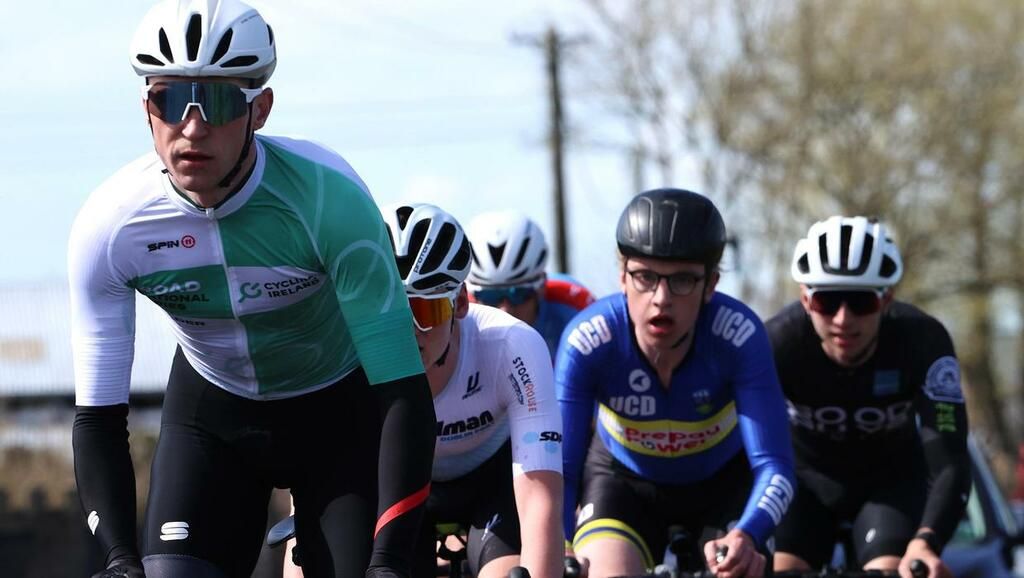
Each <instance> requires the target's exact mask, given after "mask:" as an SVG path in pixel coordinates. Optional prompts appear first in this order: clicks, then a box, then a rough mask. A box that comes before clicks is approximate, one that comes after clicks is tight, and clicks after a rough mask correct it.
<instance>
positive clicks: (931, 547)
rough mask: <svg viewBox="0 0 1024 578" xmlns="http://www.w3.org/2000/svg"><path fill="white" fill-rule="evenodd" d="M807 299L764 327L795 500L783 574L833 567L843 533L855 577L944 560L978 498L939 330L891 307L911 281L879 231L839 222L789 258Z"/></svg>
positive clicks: (952, 362) (947, 343)
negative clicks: (842, 528) (859, 572)
mask: <svg viewBox="0 0 1024 578" xmlns="http://www.w3.org/2000/svg"><path fill="white" fill-rule="evenodd" d="M791 272H792V276H793V279H794V280H795V281H797V282H798V283H800V299H799V301H796V302H794V303H791V304H789V305H788V306H786V307H785V308H784V309H782V310H781V311H780V312H779V313H778V314H777V315H775V316H774V317H772V318H771V319H769V320H768V322H767V329H768V333H769V336H770V339H771V342H772V346H773V349H774V352H775V362H776V365H777V367H778V370H779V378H780V380H781V382H782V387H783V392H784V393H785V395H786V402H787V404H788V406H789V416H790V423H791V424H792V432H793V444H794V450H795V454H796V467H797V478H798V480H799V482H800V483H799V487H798V488H797V492H796V496H795V498H794V499H793V506H792V508H791V510H790V515H789V516H787V517H786V519H785V520H784V521H783V523H782V525H781V526H780V527H779V530H778V532H777V535H776V544H777V545H778V552H777V553H776V555H775V569H776V570H777V571H779V570H809V569H811V568H818V567H820V566H822V565H823V564H825V563H827V562H828V560H829V559H830V557H831V555H832V550H833V545H834V544H835V542H836V537H837V534H838V527H839V525H840V523H842V522H847V523H849V524H850V525H851V530H850V533H851V538H852V540H851V545H852V546H853V550H854V551H853V552H848V553H847V566H848V567H856V566H861V567H863V568H865V569H870V570H898V571H899V573H900V576H904V577H906V578H910V576H911V564H912V561H913V560H915V559H919V560H921V561H922V562H924V563H925V565H927V566H928V570H929V576H932V578H951V574H950V571H949V568H947V567H946V565H945V564H944V563H943V562H942V560H941V559H940V558H939V555H940V554H941V553H942V548H943V546H944V545H945V543H946V542H947V541H948V540H949V538H950V536H952V534H953V532H954V531H955V530H956V527H957V524H958V523H959V521H960V518H961V516H962V515H963V512H964V508H965V506H966V502H967V496H968V494H969V493H970V487H971V471H970V460H969V458H968V454H967V412H966V409H965V407H964V397H963V393H962V391H961V387H960V365H959V363H958V362H957V358H956V353H955V352H954V349H953V342H952V340H951V339H950V337H949V333H948V332H947V331H946V329H945V328H944V327H943V325H942V323H940V322H939V321H938V320H936V319H935V318H933V317H931V316H930V315H928V314H927V313H925V312H923V311H921V310H920V309H918V308H916V307H914V306H913V305H910V304H909V303H905V302H902V301H897V300H895V299H894V298H893V294H894V293H893V291H894V287H895V285H896V284H897V283H898V282H899V280H900V278H901V277H902V275H903V262H902V259H901V257H900V252H899V248H898V247H897V246H896V243H895V242H893V240H892V239H891V238H890V237H889V235H888V233H887V231H886V228H885V226H884V225H883V224H882V223H880V222H878V221H877V220H874V219H868V218H866V217H841V216H833V217H831V218H829V219H826V220H824V221H820V222H817V223H815V224H814V225H812V226H811V228H810V230H809V231H808V233H807V236H806V237H805V238H804V239H801V240H800V241H799V242H798V243H797V245H796V249H795V250H794V252H793V262H792V267H791Z"/></svg>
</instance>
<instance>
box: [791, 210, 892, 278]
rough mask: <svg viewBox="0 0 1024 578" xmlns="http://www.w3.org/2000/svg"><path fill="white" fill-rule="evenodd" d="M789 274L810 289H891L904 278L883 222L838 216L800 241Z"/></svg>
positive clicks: (815, 226)
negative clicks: (830, 287) (829, 287)
mask: <svg viewBox="0 0 1024 578" xmlns="http://www.w3.org/2000/svg"><path fill="white" fill-rule="evenodd" d="M790 272H791V274H792V275H793V279H794V280H796V282H797V283H802V284H804V285H808V286H811V287H828V286H832V287H873V288H879V287H891V286H892V285H895V284H896V283H898V282H899V280H900V277H902V276H903V260H902V259H901V258H900V251H899V249H898V248H897V247H896V244H895V243H893V241H892V239H890V238H889V236H888V234H887V233H886V230H885V226H884V225H882V223H879V222H878V221H877V220H875V219H868V218H866V217H840V216H835V217H829V218H828V219H826V220H824V221H818V222H817V223H815V224H813V225H811V228H810V230H809V231H808V232H807V237H806V238H804V239H800V240H799V241H798V242H797V244H796V250H795V251H794V253H793V265H792V267H791V268H790Z"/></svg>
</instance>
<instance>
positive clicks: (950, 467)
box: [921, 404, 971, 554]
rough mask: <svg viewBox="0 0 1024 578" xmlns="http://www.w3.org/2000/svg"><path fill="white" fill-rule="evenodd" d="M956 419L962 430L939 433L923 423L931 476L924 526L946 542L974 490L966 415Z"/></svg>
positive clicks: (925, 449)
mask: <svg viewBox="0 0 1024 578" xmlns="http://www.w3.org/2000/svg"><path fill="white" fill-rule="evenodd" d="M962 407H963V406H962V404H961V406H960V408H959V410H960V411H963V409H962ZM957 417H958V418H961V416H957ZM957 422H958V423H957V426H958V430H959V431H958V432H956V433H955V434H954V433H952V432H950V433H943V434H940V433H938V432H936V431H935V430H934V429H932V428H931V427H928V426H925V425H923V424H922V427H921V441H922V443H923V445H924V455H925V459H926V460H927V462H928V469H929V472H930V478H931V488H930V490H929V492H928V501H927V502H926V503H925V509H924V515H923V516H922V517H921V526H923V527H928V528H931V529H932V530H934V531H935V535H936V536H937V537H938V539H939V543H940V544H943V545H944V544H945V543H946V542H948V541H949V539H950V537H952V536H953V532H954V531H955V530H956V527H957V524H959V523H960V518H961V517H963V515H964V509H965V508H966V507H967V496H968V494H970V493H971V461H970V457H969V456H968V454H967V440H966V435H967V427H966V425H967V424H966V419H957ZM960 428H962V429H960ZM951 434H952V435H951ZM940 553H941V552H936V554H940Z"/></svg>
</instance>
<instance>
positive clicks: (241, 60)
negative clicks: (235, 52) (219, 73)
mask: <svg viewBox="0 0 1024 578" xmlns="http://www.w3.org/2000/svg"><path fill="white" fill-rule="evenodd" d="M259 60H260V59H259V58H257V57H255V56H236V57H234V58H232V59H231V60H229V61H227V62H225V63H224V64H221V65H220V66H221V68H241V67H243V66H250V65H252V64H256V63H257V62H259Z"/></svg>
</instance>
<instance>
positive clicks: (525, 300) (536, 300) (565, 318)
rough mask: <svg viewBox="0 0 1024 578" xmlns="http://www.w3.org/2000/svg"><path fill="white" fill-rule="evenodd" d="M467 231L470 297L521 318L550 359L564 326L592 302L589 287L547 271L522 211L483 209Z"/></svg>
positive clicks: (537, 236) (544, 252) (541, 242)
mask: <svg viewBox="0 0 1024 578" xmlns="http://www.w3.org/2000/svg"><path fill="white" fill-rule="evenodd" d="M467 231H468V234H469V240H470V242H472V244H473V266H472V268H471V269H470V272H469V281H468V283H467V285H468V287H469V296H470V299H472V300H473V301H474V302H476V303H482V304H484V305H490V306H492V307H498V308H499V309H501V310H502V311H505V312H506V313H509V314H511V315H513V316H515V317H517V318H519V319H521V320H522V321H525V322H526V323H527V324H529V325H530V326H532V327H533V328H534V329H536V330H537V331H539V332H540V334H541V336H542V337H544V341H545V342H546V343H547V345H548V350H549V351H550V352H551V357H552V359H554V357H555V350H556V349H557V348H558V340H559V339H560V338H561V337H562V331H563V330H564V329H565V326H566V324H567V323H569V320H570V319H572V318H573V317H574V316H575V315H576V313H578V312H579V311H580V310H581V309H583V308H584V307H586V306H587V305H590V304H591V303H593V302H594V297H593V296H592V295H591V294H590V291H588V290H587V289H586V288H585V287H584V286H583V285H581V284H580V283H579V282H578V281H576V280H575V279H573V278H572V277H570V276H568V275H565V274H562V273H553V274H551V275H548V274H546V273H545V267H546V265H547V261H548V244H547V241H546V240H545V238H544V233H543V232H542V231H541V230H540V227H538V226H537V224H536V223H534V222H533V221H532V220H531V219H529V218H528V217H527V216H526V215H523V214H522V213H519V212H516V211H495V212H490V213H483V214H480V215H477V216H476V217H475V218H474V219H473V220H472V221H470V223H469V226H468V227H467Z"/></svg>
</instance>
